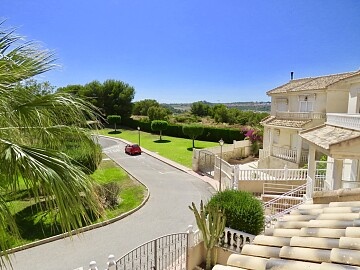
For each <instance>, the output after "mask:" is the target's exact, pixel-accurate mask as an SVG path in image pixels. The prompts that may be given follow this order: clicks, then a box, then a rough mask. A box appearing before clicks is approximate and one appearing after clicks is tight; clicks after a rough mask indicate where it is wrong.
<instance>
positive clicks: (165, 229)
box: [11, 137, 214, 270]
mask: <svg viewBox="0 0 360 270" xmlns="http://www.w3.org/2000/svg"><path fill="white" fill-rule="evenodd" d="M100 143H101V144H102V146H103V150H104V152H105V153H106V154H107V155H108V156H109V157H110V158H111V159H113V160H114V161H115V162H117V163H118V164H120V165H121V167H123V168H124V169H125V170H126V171H128V172H129V173H130V174H131V175H132V176H133V177H135V178H136V179H138V180H139V181H141V182H142V183H144V184H145V185H146V186H147V187H148V188H149V190H150V198H149V200H148V202H147V203H146V204H145V206H144V207H142V208H141V209H140V210H138V211H137V212H135V213H133V214H131V215H129V216H127V217H125V218H124V219H122V220H119V221H117V222H115V223H112V224H109V225H107V226H104V227H100V228H98V229H94V230H91V231H88V232H85V233H83V234H81V235H80V236H75V237H73V238H72V239H70V238H65V239H61V240H57V241H53V242H50V243H47V244H43V245H39V246H36V247H33V248H30V249H26V250H23V251H19V252H16V253H14V254H13V255H12V256H11V258H12V263H13V268H14V269H15V270H25V269H26V270H27V269H36V270H73V269H77V268H79V269H88V268H89V262H90V261H92V260H95V261H97V263H98V267H99V269H104V268H105V266H106V260H107V256H108V255H109V254H114V255H115V258H119V257H120V256H122V255H123V254H125V253H126V252H128V251H130V250H132V249H133V248H135V247H137V246H139V245H141V244H142V243H144V242H147V241H149V240H152V239H154V238H157V237H159V236H162V235H165V234H169V233H175V232H184V231H185V230H186V229H187V227H188V225H190V224H191V225H195V219H194V217H193V214H192V213H191V211H190V210H189V209H188V206H189V205H190V204H191V202H195V203H199V202H200V200H207V199H208V198H209V197H210V196H211V194H212V193H213V192H214V188H213V187H212V186H211V185H209V184H208V183H207V182H204V181H202V180H201V179H199V177H196V176H195V175H193V173H191V172H186V171H184V170H186V169H184V168H183V167H181V166H176V164H173V163H171V162H168V163H169V164H168V163H164V161H163V160H160V159H158V158H155V157H154V156H156V153H154V154H153V155H151V153H150V154H147V153H143V154H141V155H139V156H129V155H126V154H125V153H124V146H125V143H123V142H121V141H119V140H116V139H112V138H105V137H102V138H100ZM179 168H181V169H182V170H180V169H179Z"/></svg>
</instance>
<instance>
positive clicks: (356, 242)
mask: <svg viewBox="0 0 360 270" xmlns="http://www.w3.org/2000/svg"><path fill="white" fill-rule="evenodd" d="M339 248H343V249H356V250H360V239H359V238H356V237H341V238H340V241H339Z"/></svg>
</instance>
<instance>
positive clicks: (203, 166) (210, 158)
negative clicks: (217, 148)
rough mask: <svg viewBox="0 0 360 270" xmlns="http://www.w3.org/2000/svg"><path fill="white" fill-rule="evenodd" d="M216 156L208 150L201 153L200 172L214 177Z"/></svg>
mask: <svg viewBox="0 0 360 270" xmlns="http://www.w3.org/2000/svg"><path fill="white" fill-rule="evenodd" d="M214 166H215V154H214V153H212V152H210V151H208V150H201V151H200V152H199V171H200V172H202V173H204V174H206V175H208V176H210V177H214Z"/></svg>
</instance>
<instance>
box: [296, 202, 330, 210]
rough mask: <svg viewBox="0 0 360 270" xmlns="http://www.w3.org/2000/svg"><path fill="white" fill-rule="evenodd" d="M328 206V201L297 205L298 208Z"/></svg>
mask: <svg viewBox="0 0 360 270" xmlns="http://www.w3.org/2000/svg"><path fill="white" fill-rule="evenodd" d="M326 207H329V204H328V203H324V204H320V203H318V204H302V205H299V207H298V209H320V208H326Z"/></svg>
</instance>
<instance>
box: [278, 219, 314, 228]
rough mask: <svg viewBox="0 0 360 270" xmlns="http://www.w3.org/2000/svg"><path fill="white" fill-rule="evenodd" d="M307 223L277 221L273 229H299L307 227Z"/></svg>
mask: <svg viewBox="0 0 360 270" xmlns="http://www.w3.org/2000/svg"><path fill="white" fill-rule="evenodd" d="M308 223H309V221H278V222H276V223H275V228H284V229H301V228H303V227H308Z"/></svg>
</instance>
